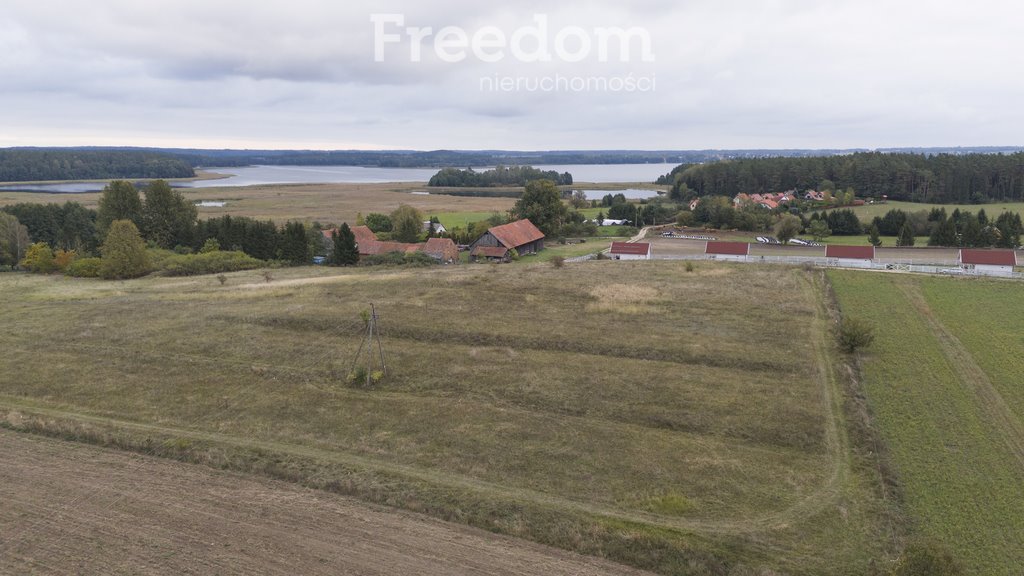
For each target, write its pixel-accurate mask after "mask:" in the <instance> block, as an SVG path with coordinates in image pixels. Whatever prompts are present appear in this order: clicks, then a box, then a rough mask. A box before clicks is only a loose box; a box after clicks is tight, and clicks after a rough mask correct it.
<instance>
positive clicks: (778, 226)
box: [775, 214, 803, 244]
mask: <svg viewBox="0 0 1024 576" xmlns="http://www.w3.org/2000/svg"><path fill="white" fill-rule="evenodd" d="M801 228H803V224H802V223H801V222H800V219H799V218H797V217H796V216H793V215H792V214H784V215H783V216H782V217H781V218H779V221H778V222H776V223H775V237H776V238H778V239H779V242H782V243H783V244H789V241H790V240H792V239H793V238H796V235H797V234H799V233H800V229H801Z"/></svg>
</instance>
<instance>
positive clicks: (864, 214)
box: [852, 202, 1024, 222]
mask: <svg viewBox="0 0 1024 576" xmlns="http://www.w3.org/2000/svg"><path fill="white" fill-rule="evenodd" d="M932 208H945V209H946V212H947V213H952V212H953V210H956V209H957V208H959V209H960V210H961V211H965V210H966V211H969V212H975V213H977V212H978V211H979V210H981V209H982V208H984V209H985V213H986V214H988V216H989V218H991V219H993V220H994V219H995V218H998V217H999V214H1000V213H1002V212H1006V211H1009V212H1016V213H1018V214H1021V215H1022V216H1024V202H1003V203H997V204H919V203H916V202H889V203H887V204H868V205H865V206H858V207H856V208H852V210H853V211H854V212H856V213H857V216H858V217H860V220H861V222H871V220H873V219H874V217H875V216H884V215H885V213H886V212H888V211H889V210H895V209H898V210H903V211H904V212H917V211H919V210H931V209H932Z"/></svg>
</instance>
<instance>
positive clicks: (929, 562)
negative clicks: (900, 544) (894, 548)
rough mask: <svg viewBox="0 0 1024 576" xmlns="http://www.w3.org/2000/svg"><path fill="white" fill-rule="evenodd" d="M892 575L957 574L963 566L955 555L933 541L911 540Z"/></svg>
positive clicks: (949, 575) (939, 575)
mask: <svg viewBox="0 0 1024 576" xmlns="http://www.w3.org/2000/svg"><path fill="white" fill-rule="evenodd" d="M892 573H893V576H958V575H960V574H963V568H961V567H960V563H959V562H958V561H957V559H956V557H954V556H953V554H951V553H950V552H949V550H947V549H946V548H944V547H943V546H941V545H939V544H937V543H935V542H927V541H917V542H911V543H910V544H909V545H908V546H907V548H906V549H905V550H904V551H903V555H902V556H901V557H900V560H899V562H897V564H896V569H895V570H893V572H892Z"/></svg>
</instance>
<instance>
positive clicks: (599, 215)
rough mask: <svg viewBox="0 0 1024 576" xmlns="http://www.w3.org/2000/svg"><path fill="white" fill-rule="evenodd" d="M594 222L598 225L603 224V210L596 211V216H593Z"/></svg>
mask: <svg viewBox="0 0 1024 576" xmlns="http://www.w3.org/2000/svg"><path fill="white" fill-rule="evenodd" d="M594 222H596V223H597V225H598V226H603V225H604V212H603V211H602V212H598V213H597V217H596V218H594Z"/></svg>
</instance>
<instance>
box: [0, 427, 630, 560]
mask: <svg viewBox="0 0 1024 576" xmlns="http://www.w3.org/2000/svg"><path fill="white" fill-rule="evenodd" d="M0 458H2V460H3V466H0V503H2V505H0V573H10V574H24V573H33V574H47V573H115V574H116V573H132V574H197V573H201V574H213V573H216V574H344V575H348V574H366V575H373V574H494V575H524V576H525V575H530V574H537V575H546V574H553V575H558V574H573V575H576V574H598V575H600V574H638V575H639V574H642V572H639V571H636V570H632V569H629V568H626V567H622V566H619V565H617V564H612V563H609V562H605V561H602V560H599V559H595V558H588V557H584V556H579V555H576V554H572V553H569V552H565V551H561V550H556V549H553V548H548V547H545V546H541V545H537V544H533V543H529V542H525V541H521V540H516V539H514V538H509V537H504V536H498V535H494V534H490V533H488V532H484V531H481V530H476V529H472V528H468V527H463V526H459V525H454V524H449V523H445V522H441V521H438V520H433V519H430V518H427V517H425V516H421V515H417V514H412V513H404V512H397V511H393V510H390V509H384V508H380V507H375V506H371V505H367V504H364V503H361V502H359V501H355V500H351V499H348V498H344V497H340V496H335V495H331V494H327V493H322V492H316V491H312V490H305V489H302V488H298V487H295V486H293V485H290V484H285V483H281V482H274V481H266V480H262V479H255V478H252V477H248V476H244V475H240V474H234V473H228V472H220V471H215V470H211V469H208V468H205V467H201V466H194V465H189V464H182V463H179V462H173V461H168V460H162V459H158V458H147V457H143V456H138V455H132V454H128V453H124V452H119V451H113V450H106V449H102V448H95V447H91V446H86V445H81V444H76V443H71V442H62V441H59V440H53V439H47V438H41V437H36V436H31V435H25V434H19V433H15V432H10V431H4V430H0ZM129 477H130V478H129ZM126 489H130V490H126ZM69 501H70V502H74V503H75V505H73V506H69V507H66V508H64V509H63V511H61V512H60V513H59V514H57V515H53V514H52V512H53V507H54V503H65V502H69ZM29 533H30V534H31V537H30V538H23V537H20V536H23V535H25V534H29Z"/></svg>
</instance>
